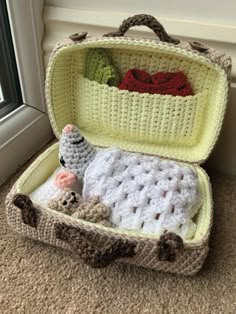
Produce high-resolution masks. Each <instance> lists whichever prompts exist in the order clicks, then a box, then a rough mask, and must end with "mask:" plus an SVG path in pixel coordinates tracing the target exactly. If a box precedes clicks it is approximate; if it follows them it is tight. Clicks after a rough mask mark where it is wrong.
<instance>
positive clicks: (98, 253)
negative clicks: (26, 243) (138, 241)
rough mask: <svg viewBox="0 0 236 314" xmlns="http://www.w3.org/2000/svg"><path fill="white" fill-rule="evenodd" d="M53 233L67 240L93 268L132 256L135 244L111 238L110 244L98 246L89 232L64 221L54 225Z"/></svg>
mask: <svg viewBox="0 0 236 314" xmlns="http://www.w3.org/2000/svg"><path fill="white" fill-rule="evenodd" d="M55 235H56V237H57V238H58V239H60V240H62V241H65V242H67V243H68V244H69V245H70V246H71V249H72V250H73V251H74V252H75V253H76V254H78V256H79V257H80V258H81V259H82V260H83V261H84V262H85V264H87V265H89V266H91V267H93V268H103V267H106V266H108V265H109V264H111V263H112V262H114V261H115V260H116V259H118V258H122V257H123V258H124V257H133V256H134V255H135V244H134V243H131V242H129V241H127V240H122V239H119V240H113V242H112V243H111V244H108V245H105V246H104V247H98V246H96V245H95V244H94V243H92V241H91V233H90V232H89V231H87V230H84V229H81V228H79V227H73V226H68V225H66V224H64V223H60V224H59V223H58V224H56V225H55Z"/></svg>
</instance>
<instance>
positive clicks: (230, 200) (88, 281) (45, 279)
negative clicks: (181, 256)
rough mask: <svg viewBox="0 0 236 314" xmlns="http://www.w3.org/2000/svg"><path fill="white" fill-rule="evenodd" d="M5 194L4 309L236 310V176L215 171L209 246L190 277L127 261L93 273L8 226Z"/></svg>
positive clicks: (0, 247)
mask: <svg viewBox="0 0 236 314" xmlns="http://www.w3.org/2000/svg"><path fill="white" fill-rule="evenodd" d="M21 172H22V170H21V171H20V172H18V173H17V174H15V175H14V176H13V177H12V178H11V179H10V180H8V182H7V183H6V184H5V185H4V186H2V187H1V192H0V222H1V228H0V254H1V255H0V313H10V314H14V313H30V314H37V313H40V314H41V313H49V314H51V313H53V314H54V313H59V314H60V313H63V314H64V313H67V314H68V313H81V314H83V313H89V314H90V313H109V314H113V313H114V314H116V313H132V314H136V313H166V314H167V313H181V314H184V313H188V314H190V313H201V314H205V313H211V314H217V313H224V314H228V313H236V179H233V178H228V177H223V176H219V175H216V174H212V184H213V192H214V202H215V215H214V227H213V230H212V238H211V242H210V246H211V250H210V254H209V256H208V258H207V260H206V263H205V265H204V268H203V269H202V270H201V272H200V273H199V274H198V275H197V276H195V277H192V278H187V277H178V276H175V275H170V274H164V273H158V272H154V271H150V270H146V269H143V268H137V267H134V266H128V265H122V264H120V265H118V264H117V265H113V266H110V267H109V268H107V269H105V270H94V269H90V268H89V267H87V266H84V265H83V264H82V263H80V261H76V260H74V259H72V257H71V256H68V254H67V253H66V252H64V251H62V250H60V249H56V248H53V247H50V246H47V245H44V244H41V243H36V242H34V241H31V240H28V239H24V238H21V237H20V236H18V235H17V234H15V233H14V232H13V231H12V230H11V229H10V228H9V227H8V226H7V224H6V219H5V214H4V199H5V196H6V194H7V192H8V191H9V189H10V187H11V185H12V184H13V182H14V181H15V180H16V178H18V177H19V175H20V174H21Z"/></svg>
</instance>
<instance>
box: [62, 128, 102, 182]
mask: <svg viewBox="0 0 236 314" xmlns="http://www.w3.org/2000/svg"><path fill="white" fill-rule="evenodd" d="M95 154H96V149H95V148H94V147H93V146H92V145H90V144H89V143H88V142H87V141H86V139H85V138H84V137H83V136H82V135H81V134H80V133H79V132H78V129H77V127H75V126H74V125H72V124H68V125H66V126H65V127H64V129H63V131H62V136H61V140H60V148H59V160H60V163H61V165H62V166H63V167H64V168H66V169H69V170H70V171H71V172H73V173H74V174H76V175H77V176H78V177H82V176H83V175H84V171H85V169H86V168H87V166H88V165H89V163H90V162H91V161H92V159H93V158H94V156H95Z"/></svg>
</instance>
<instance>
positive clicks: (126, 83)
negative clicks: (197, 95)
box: [119, 69, 193, 96]
mask: <svg viewBox="0 0 236 314" xmlns="http://www.w3.org/2000/svg"><path fill="white" fill-rule="evenodd" d="M119 89H127V90H129V91H131V92H139V93H149V94H161V95H172V96H190V95H193V90H192V87H191V85H190V83H189V82H188V79H187V77H186V75H185V74H184V73H183V72H181V71H180V72H157V73H155V74H153V75H150V74H149V73H148V72H146V71H144V70H139V69H131V70H129V71H128V72H127V73H126V75H125V77H124V79H123V80H122V82H121V83H120V85H119Z"/></svg>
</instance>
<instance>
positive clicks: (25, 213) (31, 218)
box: [12, 193, 40, 228]
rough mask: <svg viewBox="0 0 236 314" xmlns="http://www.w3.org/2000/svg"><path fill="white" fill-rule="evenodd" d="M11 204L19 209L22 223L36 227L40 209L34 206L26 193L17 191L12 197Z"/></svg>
mask: <svg viewBox="0 0 236 314" xmlns="http://www.w3.org/2000/svg"><path fill="white" fill-rule="evenodd" d="M12 203H13V205H14V206H16V207H17V208H19V209H20V210H21V218H22V221H23V223H24V224H26V225H29V226H30V227H32V228H37V226H38V224H39V220H40V211H39V209H38V208H36V207H34V205H33V203H32V201H31V199H30V198H29V196H28V195H25V194H21V193H17V194H15V195H14V197H13V201H12Z"/></svg>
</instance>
